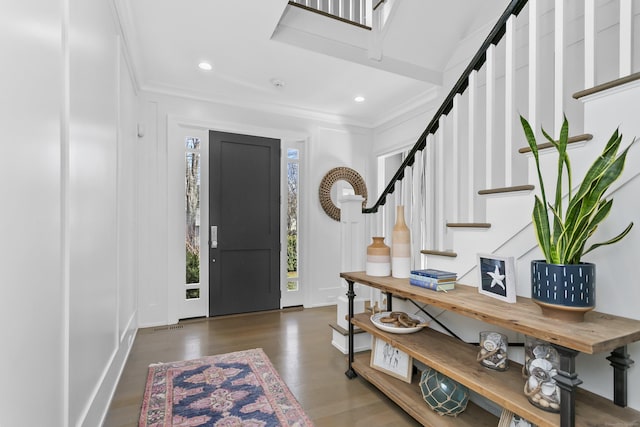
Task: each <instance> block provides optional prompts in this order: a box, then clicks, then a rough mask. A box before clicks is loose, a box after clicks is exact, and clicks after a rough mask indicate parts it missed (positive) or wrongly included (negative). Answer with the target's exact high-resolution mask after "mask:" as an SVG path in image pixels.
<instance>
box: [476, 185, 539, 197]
mask: <svg viewBox="0 0 640 427" xmlns="http://www.w3.org/2000/svg"><path fill="white" fill-rule="evenodd" d="M534 188H536V187H535V186H533V185H530V184H527V185H514V186H511V187H500V188H490V189H486V190H480V191H478V194H480V195H485V194H498V193H513V192H516V191H531V190H533V189H534Z"/></svg>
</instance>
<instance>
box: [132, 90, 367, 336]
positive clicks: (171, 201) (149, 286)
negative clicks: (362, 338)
mask: <svg viewBox="0 0 640 427" xmlns="http://www.w3.org/2000/svg"><path fill="white" fill-rule="evenodd" d="M141 110H142V111H143V112H144V113H143V114H144V118H143V121H144V127H145V130H146V134H145V136H144V137H143V138H141V139H140V150H141V153H142V157H141V166H142V172H141V174H140V185H141V187H140V205H139V209H140V217H141V218H144V223H141V224H140V240H139V245H140V270H139V275H140V294H139V297H140V304H139V309H140V312H139V315H140V317H139V321H140V325H141V326H152V325H164V324H168V323H174V322H176V321H177V320H178V314H177V313H178V310H177V309H176V305H177V304H178V303H179V302H178V301H176V299H177V297H178V296H179V295H181V294H182V293H181V292H176V291H175V287H177V286H183V284H182V283H180V280H179V279H180V278H181V277H184V272H183V270H181V269H183V268H184V263H183V262H181V261H180V260H181V257H184V240H183V238H182V240H181V238H180V236H181V234H180V233H181V232H182V230H183V229H184V226H183V224H184V222H183V221H184V219H183V217H182V215H183V211H182V210H181V207H182V206H183V203H184V200H183V198H184V194H182V192H181V188H182V187H181V186H180V185H175V183H176V182H183V178H182V177H181V176H177V172H169V171H179V170H181V168H180V167H178V166H176V165H175V164H174V163H175V162H178V163H180V162H184V160H183V157H182V155H176V154H173V155H169V154H168V153H172V152H173V153H177V152H179V150H178V151H174V150H175V144H184V141H182V140H179V141H178V140H176V141H168V135H170V134H175V135H178V134H179V132H178V131H176V128H177V127H179V126H183V127H184V126H186V127H193V128H194V129H195V128H199V129H213V130H219V131H225V132H234V133H243V134H250V135H259V136H265V137H270V138H279V139H289V140H304V141H306V144H307V147H306V159H303V161H302V165H301V168H302V172H301V173H302V179H303V189H302V191H304V193H305V196H306V202H305V204H304V205H303V206H302V207H301V211H302V212H301V215H302V217H301V222H300V236H301V240H302V242H301V246H302V251H303V253H302V257H301V259H300V276H301V286H302V287H303V289H304V292H305V306H307V307H310V306H317V305H324V304H332V303H334V302H335V298H336V297H337V296H338V295H339V294H341V293H342V289H341V283H340V279H339V266H340V263H339V258H338V256H339V251H337V250H336V248H339V243H340V228H339V223H338V222H336V221H333V220H332V219H330V218H329V217H327V216H326V214H325V213H324V211H322V208H321V206H320V202H319V201H318V197H317V194H318V187H319V185H320V180H321V179H322V177H323V176H324V174H325V173H326V172H328V171H329V170H330V169H331V168H334V167H337V166H347V167H351V168H354V169H356V170H357V171H358V172H360V174H361V175H362V176H363V177H365V180H366V177H367V174H368V168H369V161H370V158H369V154H368V153H370V144H371V142H370V141H371V133H370V131H369V130H366V129H361V128H358V127H353V126H345V125H339V124H335V123H328V122H326V121H321V120H314V119H312V118H301V117H294V116H287V115H281V114H274V113H268V112H264V111H258V110H252V109H247V108H242V107H236V106H228V105H227V106H225V105H221V104H216V103H212V102H207V101H201V100H197V99H187V98H180V97H176V96H171V95H164V94H158V93H147V92H142V93H141ZM169 162H174V163H171V164H170V163H169ZM169 173H172V174H176V176H168V174H169ZM367 184H368V185H369V183H368V182H367ZM205 220H206V218H202V221H203V222H204V221H205ZM202 226H203V227H206V224H204V223H203V224H202ZM283 247H286V245H283Z"/></svg>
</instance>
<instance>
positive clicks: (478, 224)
mask: <svg viewBox="0 0 640 427" xmlns="http://www.w3.org/2000/svg"><path fill="white" fill-rule="evenodd" d="M447 227H451V228H491V224H489V223H487V222H448V223H447Z"/></svg>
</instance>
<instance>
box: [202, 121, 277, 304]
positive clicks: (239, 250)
mask: <svg viewBox="0 0 640 427" xmlns="http://www.w3.org/2000/svg"><path fill="white" fill-rule="evenodd" d="M209 145H210V150H209V153H210V158H209V165H210V167H209V170H210V189H211V190H210V191H211V193H210V199H209V212H210V214H209V215H210V217H209V224H210V225H211V230H210V239H211V241H210V242H209V314H210V315H211V316H219V315H224V314H235V313H247V312H253V311H262V310H272V309H279V308H280V140H278V139H271V138H262V137H256V136H247V135H238V134H232V133H224V132H214V131H210V133H209Z"/></svg>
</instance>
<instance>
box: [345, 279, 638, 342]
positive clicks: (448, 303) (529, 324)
mask: <svg viewBox="0 0 640 427" xmlns="http://www.w3.org/2000/svg"><path fill="white" fill-rule="evenodd" d="M340 277H342V278H344V279H346V280H349V281H353V282H356V283H360V284H363V285H368V286H371V287H374V288H377V289H380V290H382V291H384V292H389V293H391V294H393V295H396V296H400V297H404V298H409V299H412V300H414V301H416V302H421V303H424V304H429V305H433V306H436V307H440V308H443V309H446V310H449V311H452V312H455V313H458V314H461V315H463V316H466V317H470V318H474V319H477V320H481V321H483V322H486V323H490V324H493V325H497V326H502V327H504V328H507V329H509V330H512V331H517V332H520V333H523V334H525V335H529V336H533V337H536V338H539V339H542V340H545V341H548V342H551V343H553V344H557V345H561V346H563V347H566V348H570V349H573V350H577V351H580V352H582V353H587V354H595V353H600V352H604V351H612V350H614V349H615V348H617V347H620V346H623V345H627V344H630V343H632V342H635V341H639V340H640V321H639V320H634V319H629V318H626V317H620V316H614V315H611V314H605V313H600V312H597V311H591V312H588V313H587V314H585V317H584V322H580V323H569V322H565V321H561V320H556V319H552V318H549V317H546V316H543V315H542V312H541V310H540V307H539V306H538V305H537V304H536V303H534V302H533V301H532V300H531V299H530V298H524V297H518V298H517V302H516V303H513V304H510V303H507V302H504V301H501V300H498V299H495V298H491V297H488V296H485V295H482V294H480V293H479V292H478V289H477V288H476V287H474V286H466V285H461V284H458V283H456V288H455V289H454V290H451V291H448V292H436V291H432V290H429V289H423V288H420V287H419V286H413V285H410V284H409V279H397V278H394V277H391V276H388V277H374V276H368V275H366V274H365V272H363V271H358V272H347V273H340Z"/></svg>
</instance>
